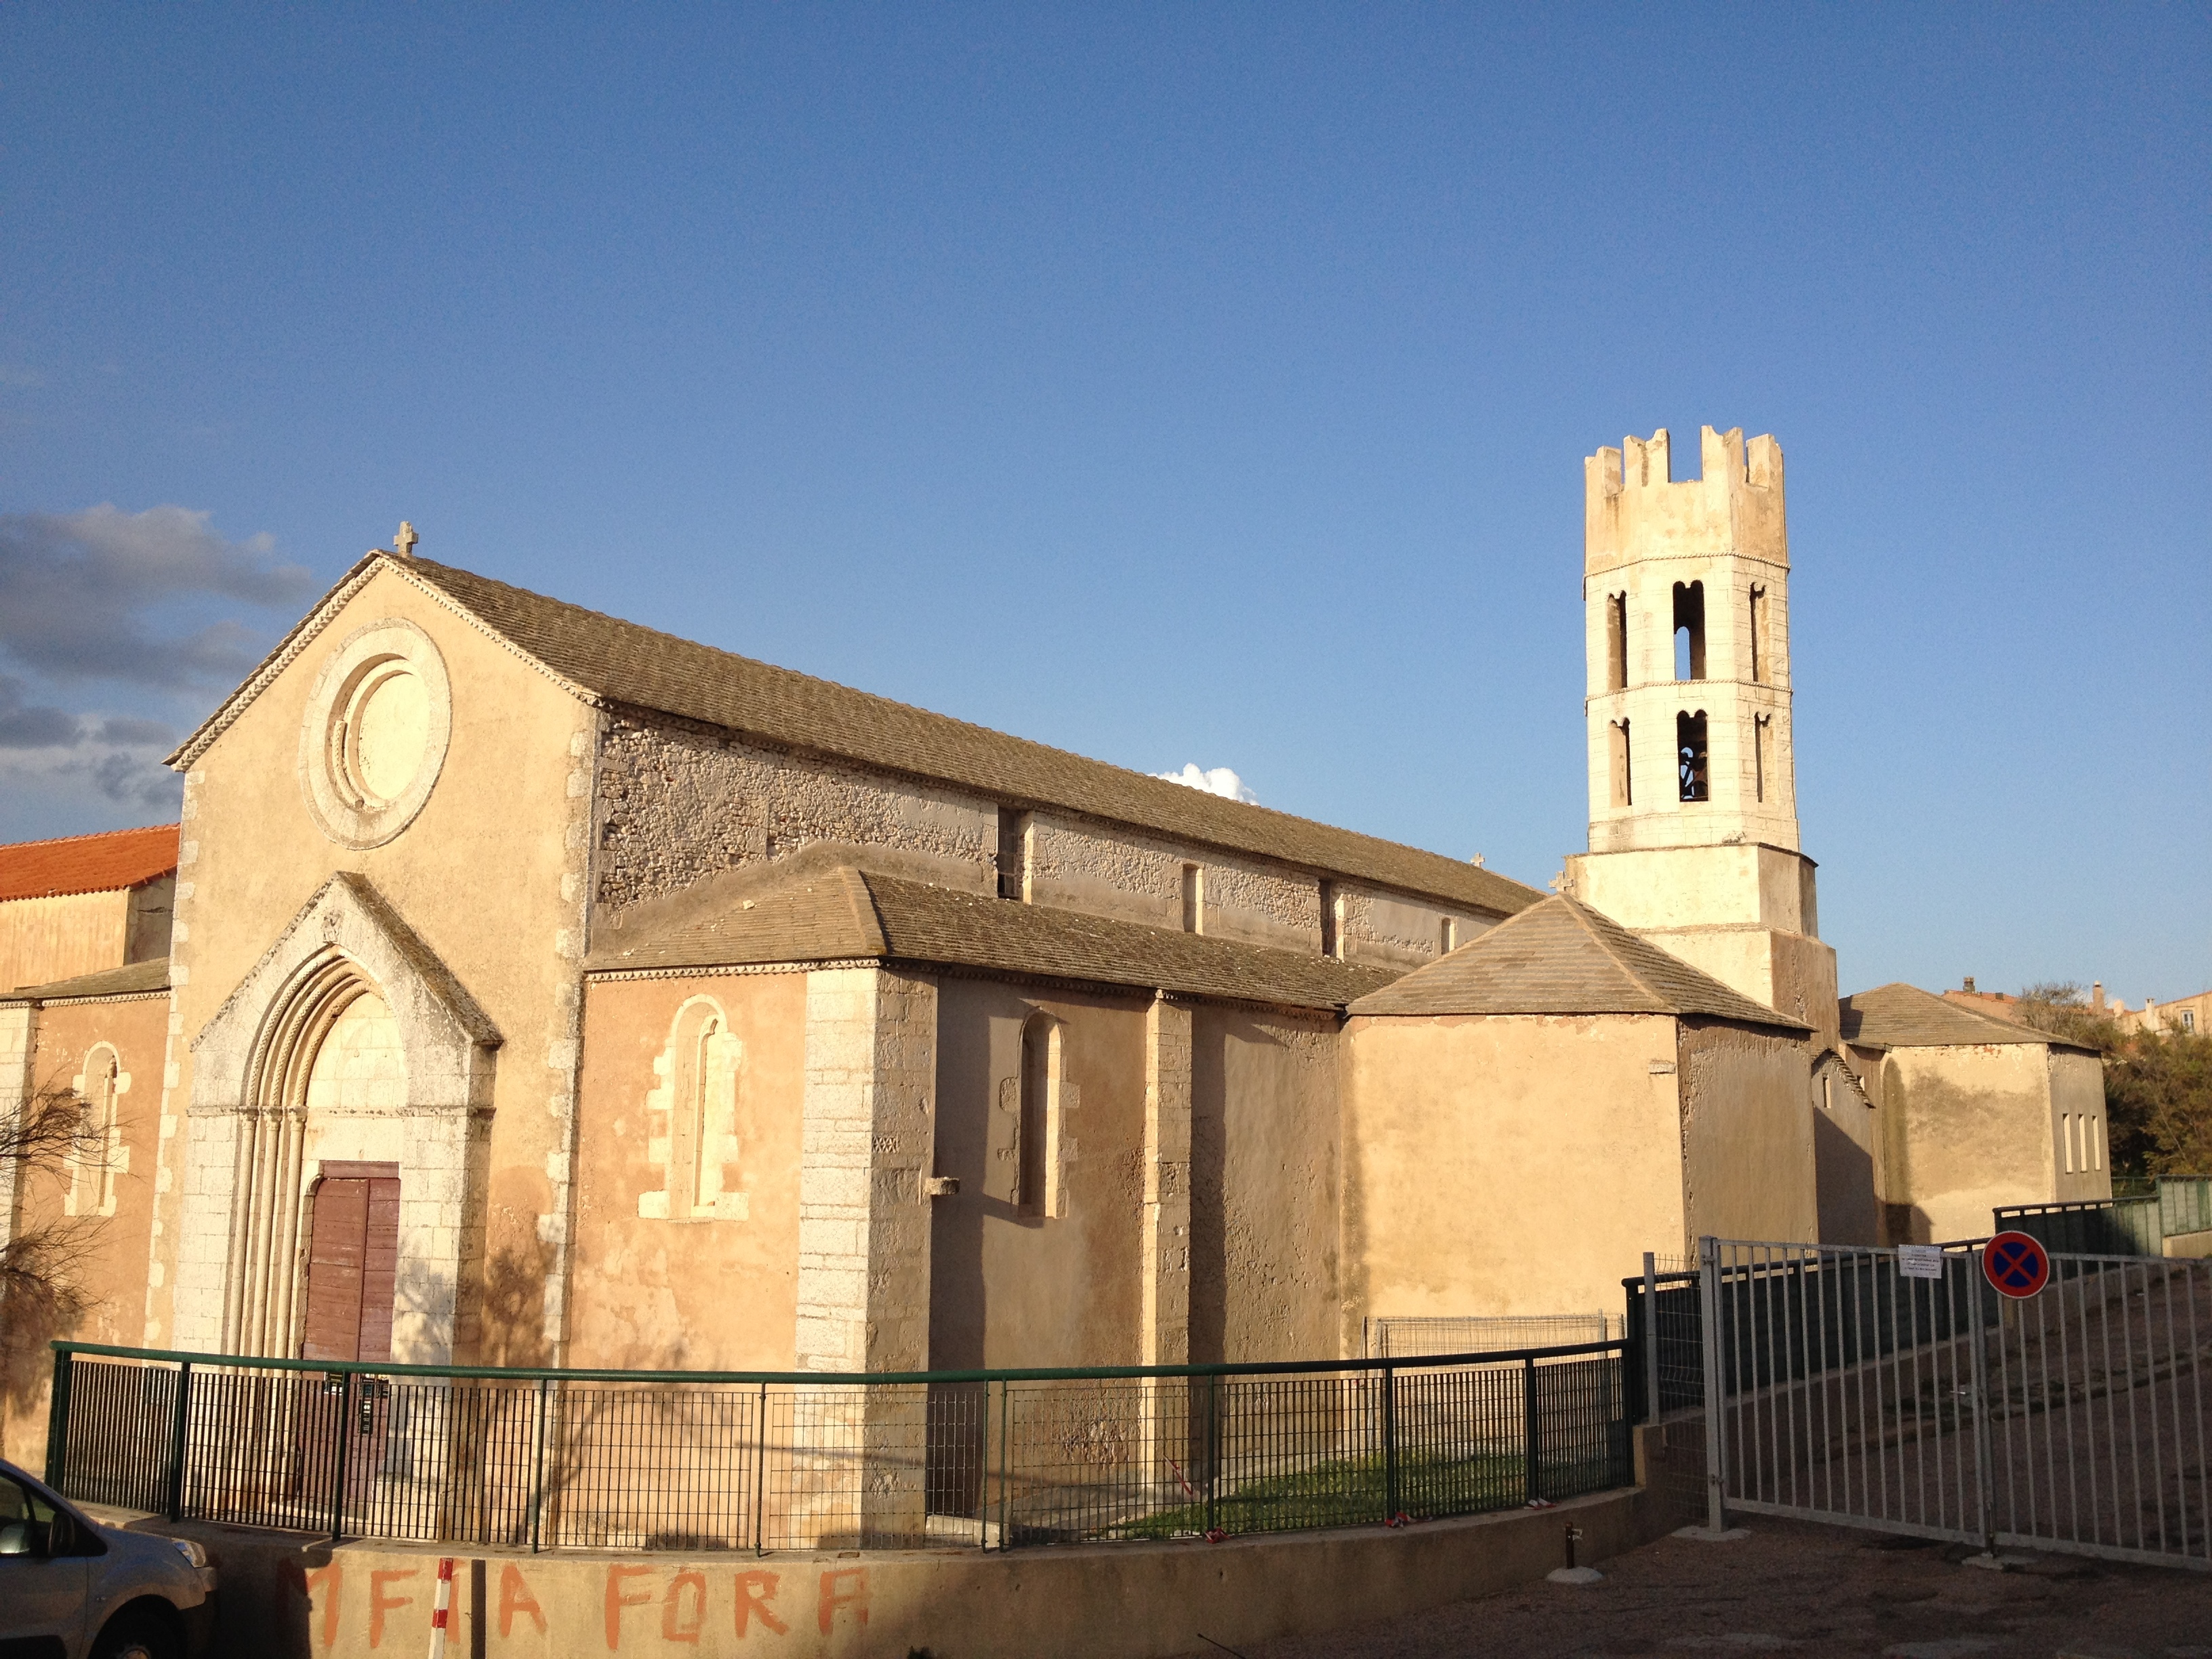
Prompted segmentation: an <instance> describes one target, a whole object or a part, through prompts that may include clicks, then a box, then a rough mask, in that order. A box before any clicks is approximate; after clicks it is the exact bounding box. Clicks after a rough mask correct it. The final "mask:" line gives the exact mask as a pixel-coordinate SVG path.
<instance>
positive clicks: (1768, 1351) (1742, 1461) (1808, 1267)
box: [1699, 1238, 2212, 1569]
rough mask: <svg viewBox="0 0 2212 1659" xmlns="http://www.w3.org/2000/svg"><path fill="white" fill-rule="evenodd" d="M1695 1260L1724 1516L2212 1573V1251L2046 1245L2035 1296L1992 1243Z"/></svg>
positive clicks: (1731, 1247) (1708, 1409)
mask: <svg viewBox="0 0 2212 1659" xmlns="http://www.w3.org/2000/svg"><path fill="white" fill-rule="evenodd" d="M1901 1254H1902V1255H1903V1256H1904V1257H1905V1259H1904V1260H1902V1261H1900V1255H1901ZM1908 1270H1911V1271H1908ZM1922 1273H1924V1274H1928V1275H1930V1276H1928V1277H1921V1276H1917V1275H1918V1274H1922ZM1699 1302H1700V1313H1701V1318H1700V1321H1699V1324H1700V1327H1701V1333H1700V1334H1701V1337H1702V1340H1703V1343H1704V1348H1705V1389H1704V1393H1705V1402H1704V1403H1705V1454H1706V1474H1707V1480H1708V1485H1709V1495H1710V1498H1711V1516H1710V1518H1711V1521H1712V1522H1713V1524H1715V1525H1720V1524H1723V1506H1725V1508H1728V1509H1735V1510H1746V1511H1749V1512H1752V1513H1756V1514H1764V1515H1784V1516H1798V1517H1801V1518H1802V1519H1806V1520H1813V1521H1826V1522H1841V1523H1844V1524H1845V1525H1850V1526H1861V1527H1871V1528H1878V1529H1881V1530H1883V1531H1888V1532H1898V1533H1908V1534H1917V1535H1919V1536H1922V1537H1928V1538H1942V1539H1957V1540H1960V1541H1965V1542H1968V1543H1972V1544H1977V1545H1979V1546H1980V1547H1982V1548H1984V1549H1985V1550H1990V1549H1995V1548H1997V1547H2001V1546H2006V1545H2011V1546H2026V1547H2033V1548H2037V1549H2048V1550H2063V1551H2069V1552H2073V1553H2081V1554H2086V1555H2098V1556H2107V1557H2112V1558H2114V1559H2121V1560H2130V1561H2143V1562H2149V1563H2153V1564H2159V1565H2173V1566H2191V1567H2197V1568H2200V1569H2203V1568H2212V1458H2208V1450H2212V1429H2208V1426H2207V1423H2206V1417H2205V1413H2206V1409H2207V1407H2208V1406H2212V1390H2208V1388H2207V1381H2208V1379H2207V1376H2206V1373H2207V1372H2208V1371H2212V1261H2187V1260H2166V1259H2164V1258H2160V1257H2140V1256H2135V1257H2130V1256H2104V1255H2053V1256H2052V1257H2051V1279H2050V1283H2049V1285H2047V1286H2046V1287H2045V1289H2044V1291H2042V1292H2041V1293H2040V1294H2039V1295H2037V1296H2035V1297H2032V1298H2029V1299H2027V1300H2026V1301H2014V1300H2012V1299H2010V1298H2008V1297H2001V1296H1999V1295H1998V1294H1997V1292H1996V1290H1995V1289H1994V1288H1992V1287H1991V1286H1990V1285H1989V1283H1988V1282H1987V1281H1986V1280H1985V1279H1984V1278H1983V1275H1982V1261H1981V1247H1980V1246H1979V1245H1956V1246H1946V1247H1943V1248H1942V1250H1941V1251H1940V1252H1937V1251H1935V1250H1926V1249H1923V1250H1922V1251H1919V1252H1917V1253H1915V1252H1911V1251H1907V1252H1904V1253H1900V1252H1899V1251H1897V1250H1893V1249H1857V1248H1851V1247H1844V1246H1828V1245H1808V1244H1770V1243H1744V1242H1741V1241H1732V1240H1722V1239H1711V1238H1708V1239H1705V1240H1704V1241H1703V1244H1702V1249H1701V1255H1700V1261H1699Z"/></svg>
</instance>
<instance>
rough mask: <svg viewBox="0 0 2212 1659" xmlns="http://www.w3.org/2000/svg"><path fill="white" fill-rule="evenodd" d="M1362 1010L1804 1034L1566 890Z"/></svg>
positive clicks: (1363, 1001)
mask: <svg viewBox="0 0 2212 1659" xmlns="http://www.w3.org/2000/svg"><path fill="white" fill-rule="evenodd" d="M1352 1012H1353V1013H1355V1014H1704V1015H1709V1016H1711V1017H1712V1018H1717V1019H1732V1020H1740V1021H1741V1022H1742V1023H1743V1024H1747V1025H1769V1026H1774V1027H1777V1028H1778V1029H1780V1030H1789V1031H1804V1030H1809V1029H1810V1028H1809V1027H1808V1026H1807V1025H1805V1024H1803V1023H1802V1022H1801V1021H1798V1020H1794V1019H1788V1018H1784V1017H1783V1016H1782V1015H1780V1014H1778V1013H1777V1012H1775V1011H1774V1010H1773V1009H1771V1008H1769V1007H1767V1006H1765V1004H1764V1003H1759V1002H1754V1001H1753V1000H1751V999H1750V998H1749V997H1747V996H1745V995H1744V994H1742V993H1741V992H1739V991H1734V990H1731V989H1729V987H1727V986H1725V985H1723V984H1722V983H1721V982H1720V981H1718V980H1717V979H1715V978H1714V977H1713V976H1712V975H1710V974H1707V973H1705V972H1703V971H1701V970H1700V969H1696V968H1692V966H1690V964H1689V963H1686V962H1684V961H1683V960H1682V959H1681V958H1680V957H1676V956H1671V955H1669V954H1668V952H1667V951H1662V950H1661V949H1660V948H1659V947H1658V946H1657V945H1654V944H1652V943H1651V942H1650V940H1648V939H1639V938H1638V937H1637V936H1636V935H1635V934H1634V933H1630V932H1629V931H1628V929H1626V927H1622V926H1621V925H1620V923H1619V922H1617V921H1613V919H1612V918H1611V917H1609V916H1606V915H1600V914H1599V913H1598V912H1597V911H1595V910H1593V909H1591V908H1589V906H1588V905H1586V904H1583V903H1581V902H1578V901H1577V900H1575V899H1571V898H1569V897H1567V896H1565V895H1564V894H1562V895H1559V896H1556V897H1553V898H1547V899H1545V900H1543V901H1542V902H1540V903H1536V904H1532V905H1530V906H1529V907H1528V908H1527V909H1525V910H1523V911H1522V912H1521V913H1520V914H1519V915H1516V916H1510V917H1508V918H1507V919H1506V920H1505V921H1501V922H1499V923H1498V926H1497V927H1493V928H1492V929H1491V930H1490V931H1489V932H1488V933H1484V934H1482V935H1481V936H1480V938H1478V939H1474V940H1473V941H1472V942H1470V943H1468V944H1466V945H1462V946H1460V948H1459V949H1458V950H1456V951H1453V952H1452V953H1451V954H1450V955H1449V956H1447V957H1443V958H1442V959H1441V960H1439V961H1437V962H1432V963H1429V964H1428V965H1427V966H1426V967H1425V968H1417V969H1414V970H1413V972H1412V973H1410V974H1407V975H1406V976H1405V977H1404V978H1403V979H1401V980H1399V981H1396V982H1395V983H1394V984H1391V985H1389V986H1386V987H1383V989H1382V990H1379V991H1375V992H1371V993H1370V994H1368V995H1366V996H1364V997H1362V998H1360V999H1359V1000H1358V1001H1357V1002H1355V1003H1353V1004H1352Z"/></svg>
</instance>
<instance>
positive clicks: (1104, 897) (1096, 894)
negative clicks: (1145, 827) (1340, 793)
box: [1027, 812, 1321, 951]
mask: <svg viewBox="0 0 2212 1659" xmlns="http://www.w3.org/2000/svg"><path fill="white" fill-rule="evenodd" d="M1027 856H1028V890H1029V897H1030V902H1031V903H1034V904H1048V905H1054V906H1056V907H1058V908H1063V909H1068V910H1081V911H1084V912H1085V913H1087V914H1089V915H1106V916H1115V917H1119V918H1120V919H1121V920H1122V921H1137V922H1144V923H1146V924H1148V925H1150V926H1152V927H1181V926H1182V884H1183V866H1185V865H1186V864H1195V865H1197V866H1199V868H1200V872H1202V875H1201V880H1202V883H1203V899H1204V905H1205V921H1204V926H1203V928H1202V929H1201V931H1203V932H1205V933H1215V934H1219V935H1221V936H1222V937H1224V938H1227V939H1245V940H1249V941H1250V942H1251V943H1253V944H1256V945H1274V946H1276V947H1277V948H1278V949H1283V950H1306V951H1318V950H1319V949H1320V948H1321V884H1320V883H1319V882H1318V881H1316V880H1314V879H1313V878H1310V877H1306V876H1300V875H1294V874H1292V873H1291V872H1287V871H1274V870H1270V869H1268V868H1267V866H1265V865H1263V864H1261V863H1258V862H1256V861H1249V860H1238V859H1233V858H1231V857H1229V856H1227V855H1225V854H1222V853H1220V852H1218V851H1217V850H1215V849H1213V848H1204V849H1200V848H1178V847H1176V846H1175V845H1174V844H1173V843H1171V842H1165V841H1159V840H1155V839H1153V838H1152V837H1151V836H1141V835H1139V834H1137V833H1135V832H1134V831H1132V830H1127V829H1118V828H1114V827H1110V826H1109V825H1106V824H1103V823H1093V822H1090V821H1087V820H1079V819H1073V818H1066V817H1057V816H1053V815H1049V814H1047V813H1043V812H1038V813H1035V814H1033V815H1031V817H1030V820H1029V838H1028V847H1027Z"/></svg>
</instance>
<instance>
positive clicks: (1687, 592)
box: [1674, 582, 1705, 680]
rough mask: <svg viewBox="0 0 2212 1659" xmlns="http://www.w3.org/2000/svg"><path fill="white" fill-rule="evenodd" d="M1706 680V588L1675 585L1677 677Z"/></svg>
mask: <svg viewBox="0 0 2212 1659" xmlns="http://www.w3.org/2000/svg"><path fill="white" fill-rule="evenodd" d="M1674 678H1676V679H1678V680H1701V679H1703V678H1705V584H1704V583H1703V582H1676V583H1675V584H1674Z"/></svg>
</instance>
